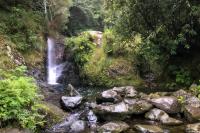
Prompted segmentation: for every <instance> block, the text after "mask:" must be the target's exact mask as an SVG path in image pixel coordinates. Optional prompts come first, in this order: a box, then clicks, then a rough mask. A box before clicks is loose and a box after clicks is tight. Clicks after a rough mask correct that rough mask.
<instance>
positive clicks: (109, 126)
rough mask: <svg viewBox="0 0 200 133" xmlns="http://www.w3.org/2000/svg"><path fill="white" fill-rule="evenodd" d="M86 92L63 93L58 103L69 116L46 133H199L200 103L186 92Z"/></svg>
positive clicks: (122, 89)
mask: <svg viewBox="0 0 200 133" xmlns="http://www.w3.org/2000/svg"><path fill="white" fill-rule="evenodd" d="M87 91H88V92H83V93H81V94H79V93H78V92H77V91H76V90H75V89H74V88H73V87H72V86H71V85H70V86H68V89H66V92H68V93H67V94H64V93H62V95H61V96H60V99H59V100H60V105H61V108H62V109H63V110H65V111H66V112H68V113H69V115H68V116H67V117H65V118H64V119H63V121H61V122H58V123H57V124H55V125H53V126H52V127H50V128H48V129H46V130H45V132H46V133H96V132H98V133H121V132H122V133H139V132H141V133H177V132H178V133H199V132H200V123H199V122H198V121H199V120H200V100H199V99H198V98H197V97H196V96H194V95H192V94H191V93H189V92H187V91H185V90H178V91H176V92H155V93H150V94H146V93H143V92H139V91H137V90H136V89H135V88H134V87H133V86H124V87H114V88H112V89H108V90H105V91H102V92H96V91H95V90H91V91H90V89H89V90H87ZM79 92H82V91H79ZM89 92H90V93H89ZM84 94H90V96H89V97H88V96H86V95H84ZM91 97H92V98H91Z"/></svg>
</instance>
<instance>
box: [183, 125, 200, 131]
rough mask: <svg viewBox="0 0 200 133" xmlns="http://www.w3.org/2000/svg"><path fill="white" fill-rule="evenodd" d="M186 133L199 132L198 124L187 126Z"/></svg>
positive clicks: (199, 126)
mask: <svg viewBox="0 0 200 133" xmlns="http://www.w3.org/2000/svg"><path fill="white" fill-rule="evenodd" d="M185 131H186V133H199V132H200V123H195V124H188V125H187V126H186V130H185Z"/></svg>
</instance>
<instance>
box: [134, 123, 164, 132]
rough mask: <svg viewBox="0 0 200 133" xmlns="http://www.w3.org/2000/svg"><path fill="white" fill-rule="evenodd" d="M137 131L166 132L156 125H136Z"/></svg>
mask: <svg viewBox="0 0 200 133" xmlns="http://www.w3.org/2000/svg"><path fill="white" fill-rule="evenodd" d="M134 127H135V129H136V130H137V131H138V132H141V133H164V130H163V129H162V128H160V127H159V126H155V125H141V124H137V125H134Z"/></svg>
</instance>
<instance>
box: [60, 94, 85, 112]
mask: <svg viewBox="0 0 200 133" xmlns="http://www.w3.org/2000/svg"><path fill="white" fill-rule="evenodd" d="M82 100H83V97H82V96H75V97H67V96H62V97H61V105H62V107H63V108H64V109H73V108H75V107H77V106H78V105H80V104H81V102H82Z"/></svg>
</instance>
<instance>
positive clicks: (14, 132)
mask: <svg viewBox="0 0 200 133" xmlns="http://www.w3.org/2000/svg"><path fill="white" fill-rule="evenodd" d="M0 133H31V131H29V130H25V129H24V130H21V129H18V128H2V129H0Z"/></svg>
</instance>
